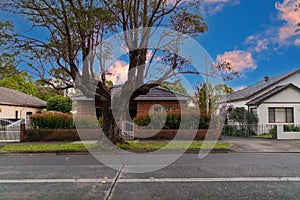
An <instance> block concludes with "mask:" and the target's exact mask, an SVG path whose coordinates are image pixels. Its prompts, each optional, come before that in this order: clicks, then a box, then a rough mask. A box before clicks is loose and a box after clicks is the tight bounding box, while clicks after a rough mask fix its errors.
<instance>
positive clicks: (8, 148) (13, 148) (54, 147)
mask: <svg viewBox="0 0 300 200" xmlns="http://www.w3.org/2000/svg"><path fill="white" fill-rule="evenodd" d="M89 145H90V146H88V147H94V146H95V145H96V144H89ZM48 151H50V152H55V151H86V147H85V145H83V144H70V143H67V144H8V145H5V146H4V147H2V148H1V149H0V152H48Z"/></svg>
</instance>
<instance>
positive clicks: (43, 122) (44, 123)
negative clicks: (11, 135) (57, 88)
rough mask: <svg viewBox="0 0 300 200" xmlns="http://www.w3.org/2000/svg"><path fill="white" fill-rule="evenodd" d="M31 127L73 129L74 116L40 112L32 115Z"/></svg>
mask: <svg viewBox="0 0 300 200" xmlns="http://www.w3.org/2000/svg"><path fill="white" fill-rule="evenodd" d="M30 123H31V127H32V128H34V129H37V128H38V129H72V128H74V125H73V117H72V115H70V114H63V113H51V112H47V113H38V114H34V115H31V117H30Z"/></svg>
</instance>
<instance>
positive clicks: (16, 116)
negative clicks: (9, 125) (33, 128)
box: [15, 110, 19, 119]
mask: <svg viewBox="0 0 300 200" xmlns="http://www.w3.org/2000/svg"><path fill="white" fill-rule="evenodd" d="M15 118H16V119H19V111H17V110H16V112H15Z"/></svg>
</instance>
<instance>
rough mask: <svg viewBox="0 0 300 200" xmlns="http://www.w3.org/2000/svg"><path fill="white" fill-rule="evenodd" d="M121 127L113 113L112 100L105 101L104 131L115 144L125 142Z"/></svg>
mask: <svg viewBox="0 0 300 200" xmlns="http://www.w3.org/2000/svg"><path fill="white" fill-rule="evenodd" d="M121 131H122V130H121V127H119V126H118V124H117V123H116V120H115V119H114V116H113V113H112V106H111V101H110V100H107V102H103V132H104V134H105V135H106V137H107V138H108V139H109V140H110V141H111V142H112V143H114V144H116V143H125V141H124V139H123V138H122V135H121Z"/></svg>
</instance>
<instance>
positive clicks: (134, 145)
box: [0, 141, 230, 152]
mask: <svg viewBox="0 0 300 200" xmlns="http://www.w3.org/2000/svg"><path fill="white" fill-rule="evenodd" d="M168 144H169V143H168V142H136V141H129V142H128V143H127V144H117V147H119V148H121V149H124V150H147V151H154V150H158V149H161V148H163V147H165V149H184V148H188V149H201V148H202V149H203V148H206V149H207V148H213V149H227V148H229V146H230V144H229V143H217V144H216V145H215V146H213V143H203V142H193V143H192V144H191V145H190V146H189V143H188V142H174V143H170V144H169V145H168ZM167 145H168V146H167ZM87 148H88V149H94V150H97V149H98V150H99V149H101V146H100V144H86V146H85V145H83V144H70V143H66V144H7V145H5V146H4V147H2V148H1V149H0V152H57V151H68V152H70V151H74V152H75V151H87Z"/></svg>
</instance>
